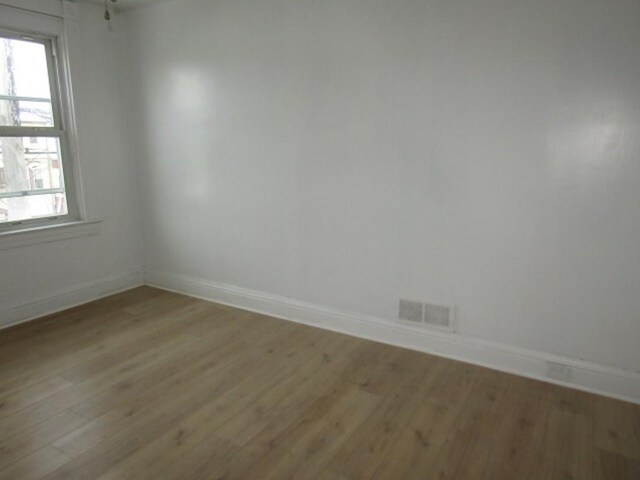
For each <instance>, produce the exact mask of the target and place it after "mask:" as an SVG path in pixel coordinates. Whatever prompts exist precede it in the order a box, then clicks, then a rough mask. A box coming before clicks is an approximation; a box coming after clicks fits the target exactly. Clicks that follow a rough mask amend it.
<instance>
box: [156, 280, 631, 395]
mask: <svg viewBox="0 0 640 480" xmlns="http://www.w3.org/2000/svg"><path fill="white" fill-rule="evenodd" d="M145 283H146V284H148V285H151V286H154V287H158V288H162V289H164V290H170V291H173V292H177V293H182V294H185V295H189V296H192V297H197V298H202V299H205V300H210V301H213V302H217V303H222V304H225V305H231V306H234V307H239V308H242V309H245V310H250V311H255V312H259V313H264V314H268V315H271V316H274V317H279V318H283V319H286V320H291V321H294V322H299V323H303V324H305V325H311V326H314V327H319V328H324V329H328V330H333V331H336V332H340V333H346V334H349V335H354V336H357V337H361V338H366V339H369V340H374V341H377V342H382V343H388V344H391V345H397V346H400V347H404V348H409V349H413V350H418V351H422V352H426V353H431V354H435V355H439V356H442V357H447V358H452V359H455V360H460V361H463V362H468V363H472V364H476V365H481V366H484V367H488V368H492V369H495V370H501V371H504V372H508V373H513V374H516V375H521V376H524V377H529V378H534V379H537V380H542V381H545V382H550V383H555V384H558V385H563V386H566V387H571V388H576V389H578V390H584V391H587V392H592V393H598V394H601V395H606V396H609V397H613V398H618V399H621V400H626V401H629V402H634V403H640V373H638V372H632V371H629V370H624V369H620V368H614V367H608V366H603V365H599V364H596V363H592V362H586V361H582V360H574V359H571V358H566V357H562V356H558V355H552V354H549V353H544V352H540V351H536V350H530V349H525V348H519V347H512V346H510V345H505V344H501V343H496V342H490V341H487V340H482V339H479V338H475V337H469V336H464V335H460V334H455V333H447V332H439V331H430V330H425V329H423V328H414V327H411V326H407V325H404V324H396V323H392V322H390V321H387V320H384V319H380V318H375V317H370V316H366V315H361V314H357V313H351V312H345V311H339V310H336V309H332V308H327V307H323V306H321V305H315V304H311V303H306V302H301V301H298V300H294V299H291V298H286V297H282V296H279V295H272V294H267V293H262V292H256V291H253V290H247V289H244V288H239V287H235V286H232V285H226V284H220V283H215V282H211V281H207V280H202V279H198V278H192V277H186V276H182V275H174V274H168V273H159V272H145ZM546 362H556V363H562V364H564V365H568V366H569V367H570V368H571V378H570V381H568V382H563V381H557V380H554V379H550V378H547V377H546V376H545V372H546V368H547V363H546Z"/></svg>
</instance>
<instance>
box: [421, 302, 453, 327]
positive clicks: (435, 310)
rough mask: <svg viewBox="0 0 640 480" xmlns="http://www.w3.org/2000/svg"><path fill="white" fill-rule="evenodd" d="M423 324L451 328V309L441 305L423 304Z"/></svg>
mask: <svg viewBox="0 0 640 480" xmlns="http://www.w3.org/2000/svg"><path fill="white" fill-rule="evenodd" d="M424 323H426V324H428V325H433V326H436V327H440V328H447V329H450V328H451V308H450V307H446V306H442V305H433V304H431V303H425V304H424Z"/></svg>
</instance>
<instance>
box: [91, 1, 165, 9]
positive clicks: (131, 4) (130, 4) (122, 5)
mask: <svg viewBox="0 0 640 480" xmlns="http://www.w3.org/2000/svg"><path fill="white" fill-rule="evenodd" d="M82 1H85V2H90V3H96V4H98V5H104V0H82ZM166 1H167V0H117V2H116V5H117V7H118V8H119V9H124V8H133V7H140V6H142V5H149V4H151V3H161V2H166Z"/></svg>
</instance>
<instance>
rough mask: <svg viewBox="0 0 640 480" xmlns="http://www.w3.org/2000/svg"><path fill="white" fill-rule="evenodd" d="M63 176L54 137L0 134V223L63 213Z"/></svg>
mask: <svg viewBox="0 0 640 480" xmlns="http://www.w3.org/2000/svg"><path fill="white" fill-rule="evenodd" d="M63 179H64V177H63V172H62V162H61V161H60V145H59V141H58V139H57V138H55V137H0V222H7V221H18V220H25V219H30V218H38V217H43V216H51V215H66V214H67V202H66V195H65V191H64V180H63ZM45 193H46V195H44V194H45ZM40 197H41V198H40Z"/></svg>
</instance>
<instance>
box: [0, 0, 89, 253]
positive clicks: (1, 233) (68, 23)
mask: <svg viewBox="0 0 640 480" xmlns="http://www.w3.org/2000/svg"><path fill="white" fill-rule="evenodd" d="M2 1H3V0H0V18H2V19H6V21H5V22H0V29H3V30H13V31H20V32H24V33H25V34H27V35H28V34H29V33H31V34H33V35H37V36H41V37H48V38H51V39H53V41H54V42H55V47H56V51H57V57H56V59H57V61H58V65H57V68H58V72H56V76H57V78H56V82H57V89H58V102H59V110H60V111H59V115H60V117H61V121H62V125H63V126H64V130H65V132H66V135H65V139H64V140H65V143H66V145H65V147H66V148H64V147H63V148H64V150H65V152H64V154H65V159H64V164H63V166H64V168H67V169H68V170H70V172H71V175H70V176H69V178H68V179H65V181H66V185H67V202H68V208H69V214H68V215H65V216H63V217H59V218H55V217H48V218H45V219H42V220H38V219H35V220H25V221H23V222H16V223H15V224H4V225H0V250H2V249H6V248H15V247H20V246H26V245H33V244H36V243H43V242H49V241H54V240H63V239H67V238H73V237H76V236H84V235H93V234H97V233H98V231H99V224H100V222H101V220H100V219H89V218H88V217H89V216H88V214H87V212H86V207H85V202H84V195H83V188H82V181H81V178H82V177H81V175H80V165H79V164H78V161H77V159H78V146H77V129H76V122H75V109H74V105H73V103H74V102H73V95H72V88H71V72H70V68H69V63H70V62H69V55H70V54H69V50H70V45H69V37H71V36H73V35H72V34H70V32H69V27H71V30H72V32H73V31H75V29H76V28H77V25H75V24H76V23H77V13H78V12H77V5H76V4H69V2H63V3H61V2H57V3H58V5H59V6H60V7H62V6H64V7H68V8H65V12H64V19H63V18H60V17H58V16H57V15H55V14H54V15H51V13H53V12H47V13H46V14H39V13H36V12H34V11H33V10H32V11H25V10H22V9H20V8H14V7H11V6H6V4H5V5H2ZM67 4H69V5H67ZM43 13H44V12H43ZM61 13H62V12H61ZM61 142H62V141H61Z"/></svg>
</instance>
